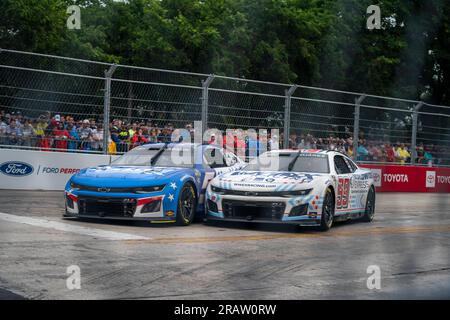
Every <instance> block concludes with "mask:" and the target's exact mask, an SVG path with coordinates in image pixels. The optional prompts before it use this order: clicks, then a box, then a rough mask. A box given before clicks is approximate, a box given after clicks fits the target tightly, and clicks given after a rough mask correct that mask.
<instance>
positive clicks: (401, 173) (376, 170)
mask: <svg viewBox="0 0 450 320" xmlns="http://www.w3.org/2000/svg"><path fill="white" fill-rule="evenodd" d="M361 167H362V168H368V169H370V170H371V171H372V172H373V178H374V180H375V187H376V189H377V191H379V192H449V193H450V168H437V167H414V166H407V165H403V166H402V165H372V164H362V165H361Z"/></svg>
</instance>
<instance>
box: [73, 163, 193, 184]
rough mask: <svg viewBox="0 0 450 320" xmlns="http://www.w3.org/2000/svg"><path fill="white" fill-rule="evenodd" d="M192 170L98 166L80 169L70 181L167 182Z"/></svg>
mask: <svg viewBox="0 0 450 320" xmlns="http://www.w3.org/2000/svg"><path fill="white" fill-rule="evenodd" d="M191 171H192V172H193V169H187V168H162V167H136V166H99V167H92V168H87V169H82V170H81V171H80V172H78V173H77V174H76V175H74V176H73V177H72V182H74V183H77V184H81V185H87V186H102V187H132V186H137V187H139V186H153V185H160V184H162V183H167V182H169V181H172V180H173V179H175V178H178V177H181V176H183V175H186V174H190V173H192V172H191Z"/></svg>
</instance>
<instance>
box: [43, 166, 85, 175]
mask: <svg viewBox="0 0 450 320" xmlns="http://www.w3.org/2000/svg"><path fill="white" fill-rule="evenodd" d="M79 171H80V169H77V168H52V167H44V168H42V170H41V173H47V174H75V173H78V172H79Z"/></svg>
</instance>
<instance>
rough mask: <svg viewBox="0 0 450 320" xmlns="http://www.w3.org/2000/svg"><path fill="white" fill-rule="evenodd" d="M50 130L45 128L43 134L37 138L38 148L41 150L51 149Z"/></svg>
mask: <svg viewBox="0 0 450 320" xmlns="http://www.w3.org/2000/svg"><path fill="white" fill-rule="evenodd" d="M51 134H52V131H51V130H50V129H45V132H44V135H43V136H42V137H41V139H39V142H38V145H37V146H38V148H41V151H51V150H50V148H51V147H52V139H51Z"/></svg>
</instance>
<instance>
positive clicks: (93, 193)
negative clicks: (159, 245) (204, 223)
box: [64, 143, 244, 225]
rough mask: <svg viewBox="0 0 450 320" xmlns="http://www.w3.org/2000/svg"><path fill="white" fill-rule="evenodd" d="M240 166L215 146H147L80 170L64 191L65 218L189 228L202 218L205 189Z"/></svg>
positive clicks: (176, 144)
mask: <svg viewBox="0 0 450 320" xmlns="http://www.w3.org/2000/svg"><path fill="white" fill-rule="evenodd" d="M243 165H244V162H243V161H242V160H241V159H240V158H238V157H237V156H236V155H234V154H233V153H231V152H228V151H225V150H223V149H222V148H219V147H218V146H214V145H200V144H193V143H173V144H163V143H157V144H148V145H143V146H140V147H137V148H135V149H133V150H131V151H130V152H128V153H126V154H124V155H123V156H121V157H119V158H118V159H116V160H115V161H113V162H112V163H111V164H110V165H104V166H98V167H93V168H87V169H83V170H81V171H80V172H78V173H77V174H75V175H73V176H72V177H71V179H70V180H69V181H68V182H67V184H66V188H65V202H66V205H65V207H66V211H65V214H64V216H65V217H79V218H107V219H129V220H147V221H150V222H152V223H176V224H178V225H189V224H190V223H191V222H192V221H193V220H194V217H195V216H196V213H197V215H202V214H204V205H203V204H204V199H205V191H206V187H207V186H208V183H209V181H210V180H212V179H213V178H214V177H215V176H217V175H220V174H222V173H226V172H229V171H233V170H238V169H240V168H242V167H243Z"/></svg>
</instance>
